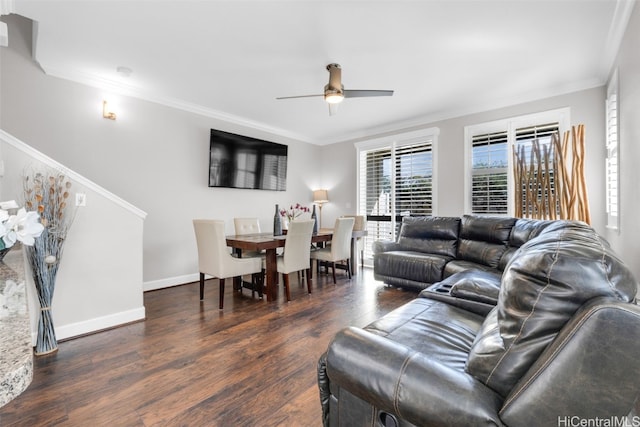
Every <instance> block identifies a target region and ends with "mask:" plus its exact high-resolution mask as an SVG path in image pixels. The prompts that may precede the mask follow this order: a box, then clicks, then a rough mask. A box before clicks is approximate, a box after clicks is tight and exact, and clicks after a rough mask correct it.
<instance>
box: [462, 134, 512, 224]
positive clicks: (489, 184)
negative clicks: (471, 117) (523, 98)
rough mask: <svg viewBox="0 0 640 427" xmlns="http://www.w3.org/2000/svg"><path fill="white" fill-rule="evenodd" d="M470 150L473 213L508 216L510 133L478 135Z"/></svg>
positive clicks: (473, 139) (472, 140) (473, 140)
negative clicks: (508, 136)
mask: <svg viewBox="0 0 640 427" xmlns="http://www.w3.org/2000/svg"><path fill="white" fill-rule="evenodd" d="M471 146H472V154H471V157H472V159H471V163H472V169H471V212H472V213H474V214H499V215H500V214H501V215H506V214H507V208H508V192H507V173H508V170H507V166H508V162H507V154H508V138H507V131H501V132H494V133H486V134H481V135H475V136H473V137H472V139H471Z"/></svg>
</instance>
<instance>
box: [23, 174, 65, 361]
mask: <svg viewBox="0 0 640 427" xmlns="http://www.w3.org/2000/svg"><path fill="white" fill-rule="evenodd" d="M70 188H71V182H70V181H69V179H68V178H67V177H66V176H65V175H63V174H62V173H60V172H57V171H49V172H48V173H45V174H43V173H41V172H35V173H32V174H31V175H25V176H24V180H23V191H24V198H25V206H26V207H27V209H33V210H36V211H37V212H38V213H39V214H40V218H41V223H42V225H43V226H44V230H43V232H42V234H41V235H40V237H38V238H37V239H35V242H34V245H33V246H29V247H27V258H28V260H29V264H30V265H31V270H32V272H33V281H34V284H35V287H36V291H37V293H38V301H39V302H40V315H39V320H38V336H37V340H36V348H35V354H36V355H42V354H48V353H52V352H54V351H57V350H58V342H57V340H56V334H55V330H54V327H53V318H52V314H51V301H52V299H53V291H54V288H55V283H56V275H57V274H58V268H59V266H60V259H61V258H62V251H63V248H64V243H65V240H66V238H67V232H68V231H69V227H70V226H71V224H72V222H73V217H74V215H73V213H75V211H73V213H72V212H70V209H71V208H70V207H69V206H68V204H67V201H68V199H69V195H70V193H69V189H70Z"/></svg>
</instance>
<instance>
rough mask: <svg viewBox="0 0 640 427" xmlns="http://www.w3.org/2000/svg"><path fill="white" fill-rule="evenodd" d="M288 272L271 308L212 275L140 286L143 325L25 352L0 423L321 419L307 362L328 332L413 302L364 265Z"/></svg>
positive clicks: (286, 422) (291, 422) (307, 422)
mask: <svg viewBox="0 0 640 427" xmlns="http://www.w3.org/2000/svg"><path fill="white" fill-rule="evenodd" d="M341 273H342V272H340V273H339V274H338V283H337V285H334V284H333V283H332V280H331V276H330V275H320V276H319V277H318V278H316V277H314V280H313V293H312V294H311V295H308V294H307V293H306V289H305V287H302V286H300V285H299V284H298V282H297V280H296V278H295V275H292V276H291V277H292V282H293V285H292V286H291V288H292V289H291V291H292V301H291V302H289V303H287V302H286V301H284V298H283V293H284V292H282V289H280V290H279V295H278V300H277V301H274V302H272V303H267V302H266V301H262V300H259V299H258V298H257V296H256V297H255V298H251V295H250V294H251V292H250V291H248V290H244V293H243V294H242V295H241V294H239V293H237V292H233V291H232V289H230V288H231V286H227V291H226V295H225V308H224V310H218V306H217V304H218V291H217V288H218V285H217V281H215V280H209V281H208V282H207V285H206V287H205V301H204V302H203V303H200V301H199V299H198V285H197V283H192V284H187V285H183V286H177V287H173V288H168V289H162V290H158V291H153V292H147V293H146V294H145V296H144V303H145V307H146V316H147V319H146V320H145V321H144V322H139V323H134V324H131V325H127V326H123V327H119V328H116V329H113V330H109V331H105V332H101V333H97V334H93V335H89V336H86V337H81V338H77V339H73V340H69V341H66V342H62V343H60V345H59V351H58V352H57V353H56V354H54V355H51V356H43V357H38V358H36V359H35V367H34V379H33V382H32V384H31V385H30V386H29V388H28V389H27V391H25V392H24V393H23V394H22V395H20V396H18V397H17V398H16V399H15V400H13V401H12V402H10V403H8V404H7V405H5V406H4V407H2V408H0V426H3V427H6V426H53V425H60V426H89V425H97V426H218V425H219V426H305V427H307V426H321V425H322V422H321V409H320V403H319V397H318V388H317V384H316V363H317V360H318V357H319V356H320V355H321V354H322V352H323V351H324V350H325V349H326V347H327V345H328V343H329V341H330V339H331V337H332V336H333V335H334V334H335V333H336V332H337V331H339V330H340V329H342V328H343V327H345V326H348V325H355V326H364V325H366V324H368V323H370V322H371V321H373V320H374V319H376V318H378V317H380V316H381V315H383V314H385V313H387V312H389V311H391V310H392V309H394V308H396V307H398V306H400V305H402V304H403V303H404V302H406V301H409V300H411V299H413V298H415V297H416V294H415V293H412V292H408V291H403V290H400V289H397V288H392V287H386V286H384V285H383V284H382V283H380V282H376V281H374V280H373V275H372V272H371V271H370V270H366V269H365V270H364V271H362V272H361V273H360V274H359V275H357V276H354V278H353V279H352V280H351V281H349V280H348V279H347V278H346V276H345V275H344V274H343V273H342V274H341Z"/></svg>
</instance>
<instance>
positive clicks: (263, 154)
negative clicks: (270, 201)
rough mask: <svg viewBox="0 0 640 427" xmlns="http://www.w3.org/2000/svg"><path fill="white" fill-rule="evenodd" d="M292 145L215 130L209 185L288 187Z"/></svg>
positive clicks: (266, 188) (258, 188)
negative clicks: (288, 159)
mask: <svg viewBox="0 0 640 427" xmlns="http://www.w3.org/2000/svg"><path fill="white" fill-rule="evenodd" d="M287 149H288V146H286V145H283V144H276V143H275V142H269V141H263V140H261V139H256V138H251V137H248V136H242V135H236V134H233V133H229V132H223V131H220V130H215V129H211V140H210V144H209V187H228V188H251V189H256V190H277V191H285V190H286V189H287Z"/></svg>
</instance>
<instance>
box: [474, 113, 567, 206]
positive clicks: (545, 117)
mask: <svg viewBox="0 0 640 427" xmlns="http://www.w3.org/2000/svg"><path fill="white" fill-rule="evenodd" d="M570 114H571V110H570V108H569V107H566V108H558V109H554V110H548V111H542V112H539V113H533V114H526V115H522V116H516V117H510V118H506V119H500V120H494V121H491V122H486V123H478V124H475V125H470V126H465V128H464V173H465V178H464V212H465V213H467V214H470V213H471V209H472V206H471V203H472V199H471V192H472V188H471V187H472V178H473V177H472V166H473V164H472V155H473V146H472V139H473V136H474V135H479V134H483V133H494V132H500V131H505V130H506V131H507V150H508V152H507V171H508V173H507V194H508V202H507V214H506V215H507V216H513V215H514V213H515V201H514V197H513V191H514V177H513V145H514V143H515V139H516V129H521V128H525V127H530V126H536V125H541V124H545V123H552V122H558V125H559V129H560V135H559V136H560V141H562V135H563V134H564V132H565V131H567V130H569V129H570V127H571V125H570V123H571V120H570Z"/></svg>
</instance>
